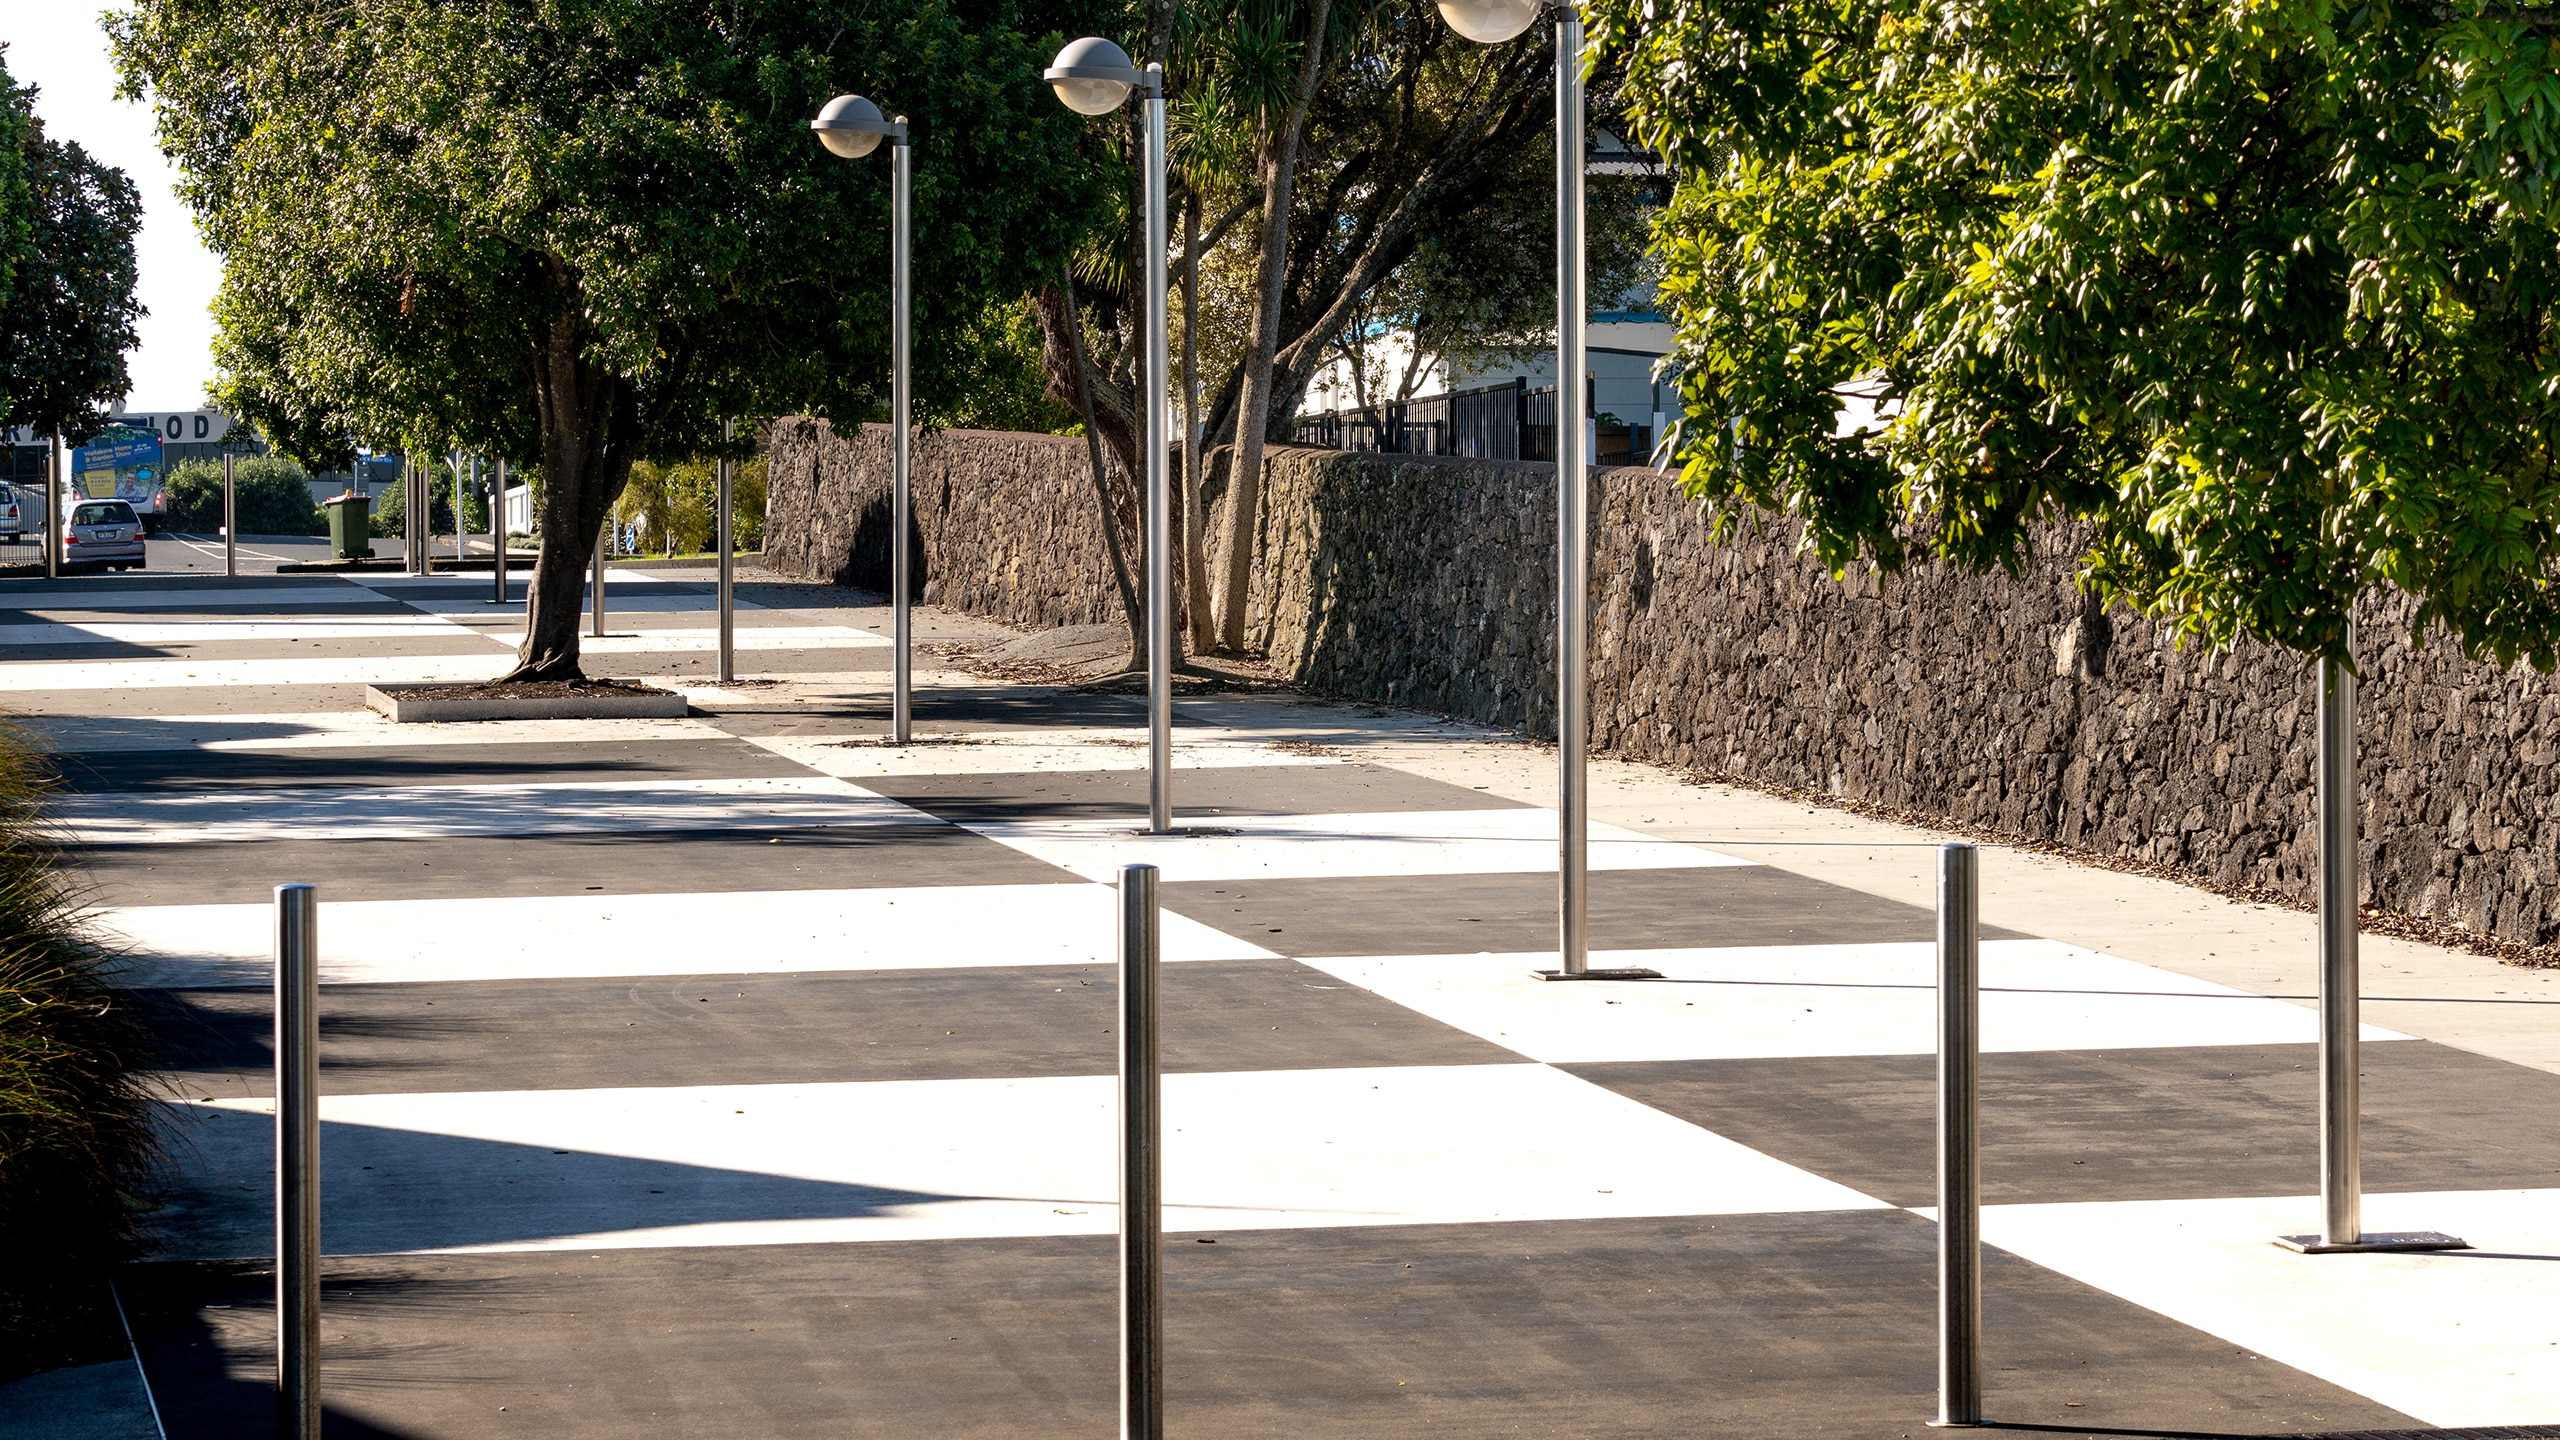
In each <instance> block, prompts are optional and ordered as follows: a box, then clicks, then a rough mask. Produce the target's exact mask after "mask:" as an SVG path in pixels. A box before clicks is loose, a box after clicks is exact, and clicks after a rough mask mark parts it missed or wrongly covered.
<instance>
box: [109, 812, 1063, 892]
mask: <svg viewBox="0 0 2560 1440" xmlns="http://www.w3.org/2000/svg"><path fill="white" fill-rule="evenodd" d="M73 858H74V860H75V861H76V862H77V863H78V865H79V867H80V871H81V877H80V878H81V879H82V881H83V882H84V883H86V884H87V885H88V886H89V888H90V892H91V895H92V897H93V899H94V901H95V903H97V904H101V905H219V904H233V905H244V904H261V903H265V902H266V901H267V900H268V898H269V894H270V892H271V891H272V890H273V888H274V887H275V886H276V885H278V884H280V883H282V882H283V881H286V880H297V879H298V880H307V881H310V882H312V883H314V884H316V885H319V886H320V887H321V895H322V898H323V899H324V900H444V899H470V898H478V897H488V896H496V895H581V894H588V893H602V894H607V895H677V894H691V893H698V894H704V895H716V894H720V893H724V892H733V891H741V890H871V889H883V888H887V887H890V886H898V885H1046V884H1053V883H1054V884H1071V883H1072V884H1080V883H1083V882H1082V881H1081V880H1080V879H1079V878H1078V877H1076V876H1074V875H1071V874H1069V873H1068V872H1066V871H1064V870H1061V869H1058V868H1057V867H1056V866H1054V865H1049V864H1046V863H1044V862H1042V861H1039V860H1034V859H1032V858H1031V857H1030V856H1028V855H1025V854H1023V853H1022V852H1021V851H1019V850H1015V849H1011V848H1009V847H1007V846H1003V845H999V844H997V843H996V842H994V841H993V840H988V839H985V838H983V837H980V836H977V835H973V834H970V833H969V832H968V831H966V830H962V829H959V828H958V827H956V826H951V825H938V824H920V825H856V826H844V827H841V828H827V829H789V828H774V829H761V828H740V829H735V830H690V831H689V830H662V831H653V832H643V833H636V834H628V835H528V836H522V837H518V838H512V839H493V838H486V837H468V836H466V837H444V838H438V839H430V840H247V841H236V842H230V843H214V844H178V845H99V846H90V847H87V848H84V849H81V850H78V851H75V852H74V855H73ZM706 903H712V902H706Z"/></svg>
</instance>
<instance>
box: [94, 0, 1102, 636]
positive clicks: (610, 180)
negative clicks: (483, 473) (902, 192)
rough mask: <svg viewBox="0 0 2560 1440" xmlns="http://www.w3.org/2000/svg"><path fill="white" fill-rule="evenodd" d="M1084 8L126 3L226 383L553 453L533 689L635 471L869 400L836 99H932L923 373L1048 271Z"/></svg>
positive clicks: (338, 445) (877, 345)
mask: <svg viewBox="0 0 2560 1440" xmlns="http://www.w3.org/2000/svg"><path fill="white" fill-rule="evenodd" d="M1078 3H1079V0H925V3H921V4H917V5H909V6H897V7H888V8H883V7H879V6H872V5H865V4H858V3H854V0H815V3H811V0H788V3H786V0H737V3H732V4H724V5H721V6H718V7H708V6H703V5H700V4H687V3H681V0H458V3H457V0H382V3H376V4H370V5H367V6H364V7H361V8H358V9H352V10H351V9H349V8H348V7H346V6H344V5H341V4H337V3H334V0H260V3H253V4H240V3H236V0H140V3H138V4H137V5H136V6H135V8H133V9H132V10H130V11H128V12H126V13H124V14H121V15H118V16H114V17H112V18H111V19H110V22H109V23H110V29H111V31H112V33H113V36H114V39H115V46H116V54H117V58H118V61H119V63H120V65H121V66H122V67H123V70H124V73H125V76H126V79H127V84H128V86H129V88H130V89H131V90H133V91H134V92H135V93H142V92H145V91H147V92H149V93H150V94H151V95H153V96H154V97H155V98H156V100H157V102H158V105H159V115H160V125H161V136H162V140H163V142H164V143H165V144H166V145H167V146H168V148H169V150H170V151H171V153H172V154H174V155H175V156H176V158H177V161H178V164H179V167H180V169H181V171H182V173H183V174H184V176H185V185H184V193H185V195H186V197H187V199H188V201H189V203H190V204H192V205H193V206H194V207H195V209H196V211H197V214H198V216H199V218H200V220H201V221H202V228H203V230H204V232H205V234H206V235H207V237H208V238H209V240H210V242H211V243H212V244H214V245H215V246H216V247H217V248H218V249H219V250H220V251H221V253H222V255H223V258H224V261H225V265H224V278H223V286H222V291H221V294H220V296H219V298H218V300H217V303H216V307H215V308H216V315H217V318H218V320H219V321H220V327H221V332H220V338H219V341H218V343H217V357H218V359H219V361H220V364H221V366H222V369H223V371H224V374H223V377H222V380H221V382H220V395H221V398H222V399H223V400H224V402H225V403H226V404H227V405H228V407H229V408H231V409H232V410H233V412H234V413H235V414H239V415H242V416H244V417H247V418H249V419H252V420H254V421H256V422H257V423H258V425H259V428H260V430H261V432H262V433H264V434H266V435H267V436H269V437H270V438H271V439H272V440H274V441H275V442H276V443H277V444H278V446H279V448H281V449H283V450H284V451H286V452H287V453H290V454H293V455H295V456H297V457H298V458H300V459H302V460H304V461H305V462H307V463H313V464H319V465H330V464H334V463H336V462H337V461H339V460H340V459H341V458H342V456H343V454H344V452H345V450H346V449H347V447H348V446H349V445H350V444H351V443H355V442H363V443H373V444H389V443H393V442H396V441H399V440H401V439H404V438H405V439H411V440H415V439H418V438H419V437H430V438H432V440H433V442H434V443H433V446H432V448H434V449H436V450H438V451H441V450H443V449H445V448H459V449H464V450H470V451H476V452H480V453H485V454H504V455H511V456H515V457H518V458H531V459H533V460H534V461H536V462H537V463H538V464H539V466H540V468H541V472H542V475H543V479H544V483H543V486H542V488H541V491H540V494H539V497H538V498H539V505H540V518H539V521H538V527H537V528H538V529H539V531H540V534H541V552H540V558H539V560H538V561H537V562H536V565H535V569H534V575H533V579H532V582H531V587H530V592H529V594H530V599H529V605H528V608H529V615H528V621H527V627H526V636H525V642H524V647H523V649H522V651H521V652H520V653H519V655H518V657H517V666H516V669H515V670H514V672H513V676H514V677H515V678H522V679H549V678H558V677H566V676H571V675H575V674H577V673H578V633H577V631H578V610H579V597H580V594H581V590H582V585H583V575H584V568H585V564H586V561H587V559H588V557H589V555H590V553H591V548H592V546H593V545H594V543H595V537H596V535H597V533H598V531H599V529H600V527H601V525H602V523H603V520H604V517H605V515H606V513H607V511H608V510H609V509H610V507H611V506H612V504H613V502H614V500H615V498H616V497H617V496H618V495H619V493H620V492H621V489H622V487H623V484H624V482H625V480H626V479H627V477H628V476H629V474H630V471H631V467H632V465H633V464H634V463H635V462H638V461H640V460H643V459H650V458H658V459H676V458H681V457H683V456H686V455H690V454H696V453H700V452H703V451H706V450H709V449H712V448H714V447H715V446H716V444H717V438H718V436H719V434H720V421H721V420H722V418H723V417H732V416H734V417H737V418H739V419H741V420H749V421H751V420H753V419H754V418H756V417H758V416H768V415H774V414H780V413H786V412H790V411H797V410H808V411H814V412H815V413H818V414H822V415H828V416H830V417H833V418H838V419H843V420H862V419H867V418H871V417H872V416H873V415H874V414H875V412H877V410H878V409H879V408H880V405H881V403H882V401H883V400H884V398H885V394H886V391H887V388H888V376H887V363H886V362H887V350H888V306H887V300H888V295H887V290H888V279H889V275H888V265H887V249H888V245H887V223H888V166H887V164H886V163H885V160H884V159H883V158H880V157H874V158H872V159H870V160H868V161H864V162H852V161H846V160H843V159H840V158H838V157H836V156H833V155H830V154H828V153H826V152H825V151H824V150H822V149H821V148H820V147H819V146H818V145H817V143H816V142H815V141H814V139H813V138H812V137H811V135H810V133H809V130H808V128H807V125H808V121H809V119H810V117H811V116H813V115H815V114H816V113H817V110H818V108H819V106H821V105H822V104H824V103H825V101H826V100H827V98H828V97H829V96H831V95H834V94H836V93H839V92H842V91H847V90H854V91H860V92H862V93H865V94H868V95H870V96H872V97H874V98H875V99H877V100H879V101H880V102H881V103H882V104H883V105H884V106H886V107H887V108H888V109H889V110H891V111H892V112H900V111H903V112H904V113H906V114H907V115H908V116H909V118H910V120H911V122H912V123H913V125H914V134H915V142H916V184H915V199H916V217H915V223H916V232H917V238H918V243H917V246H916V275H915V292H914V293H915V298H916V322H915V334H916V336H917V340H918V344H917V347H916V362H917V385H918V393H919V396H920V398H921V399H922V401H923V403H924V405H925V406H926V407H927V408H931V407H932V406H933V405H934V404H935V403H937V401H938V400H939V399H940V398H941V397H944V396H947V395H950V394H952V393H953V392H955V391H957V390H961V389H965V388H966V386H967V384H968V383H969V376H970V374H971V373H972V362H971V361H970V358H969V357H968V356H967V355H966V354H965V353H964V349H963V345H962V344H961V343H960V341H959V339H958V338H956V337H962V336H965V335H966V334H967V333H968V325H967V322H969V321H971V320H974V319H975V318H976V317H977V316H978V315H979V314H980V313H981V312H982V311H983V310H984V308H985V307H986V305H987V304H988V303H989V301H990V300H991V299H992V298H1001V297H1007V296H1018V295H1021V294H1022V293H1024V292H1025V291H1026V290H1027V289H1029V288H1030V286H1031V284H1032V283H1034V277H1037V276H1042V275H1046V274H1049V273H1052V272H1053V271H1054V270H1055V269H1056V267H1057V265H1058V264H1059V263H1060V261H1061V260H1062V259H1063V257H1064V256H1065V254H1066V253H1067V250H1068V248H1069V246H1070V244H1071V243H1072V241H1073V239H1074V236H1075V234H1076V232H1077V230H1078V229H1079V228H1080V221H1079V219H1078V216H1079V215H1080V214H1081V213H1082V212H1083V210H1084V209H1085V208H1086V205H1087V202H1088V201H1089V200H1090V199H1091V197H1092V195H1093V193H1094V191H1095V187H1096V184H1097V178H1096V174H1097V172H1096V169H1095V167H1094V166H1093V165H1092V164H1091V163H1089V162H1087V161H1084V160H1082V159H1080V158H1079V154H1078V147H1077V136H1078V127H1077V125H1076V124H1075V123H1074V117H1073V116H1072V115H1070V114H1069V113H1068V112H1067V111H1065V110H1064V109H1063V108H1061V107H1060V106H1059V105H1058V104H1057V102H1056V101H1055V99H1054V98H1052V97H1051V96H1050V95H1049V93H1048V92H1047V90H1046V88H1045V87H1043V86H1041V85H1040V84H1038V83H1037V80H1036V78H1034V77H1036V75H1037V72H1038V70H1039V67H1040V66H1041V65H1042V64H1043V63H1045V62H1046V60H1047V57H1048V55H1049V53H1050V48H1049V47H1050V46H1052V45H1053V44H1054V41H1055V39H1056V37H1057V33H1058V32H1060V31H1063V30H1066V29H1068V28H1069V27H1071V26H1080V25H1081V24H1082V23H1083V22H1084V21H1085V19H1086V18H1087V17H1086V16H1085V15H1084V13H1082V11H1080V10H1079V9H1078V8H1077V4H1078ZM740 429H741V430H742V431H751V427H750V426H747V425H741V427H740ZM740 446H741V453H743V452H744V446H745V442H744V441H741V442H740Z"/></svg>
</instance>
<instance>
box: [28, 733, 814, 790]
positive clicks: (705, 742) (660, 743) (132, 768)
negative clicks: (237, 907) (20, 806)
mask: <svg viewBox="0 0 2560 1440" xmlns="http://www.w3.org/2000/svg"><path fill="white" fill-rule="evenodd" d="M59 763H60V769H61V773H62V779H63V782H64V783H65V784H66V785H68V786H70V787H71V788H73V789H77V790H86V791H106V792H140V791H171V790H238V789H256V790H275V789H283V788H329V789H343V788H346V787H350V786H386V785H530V784H555V785H573V784H584V783H595V782H599V781H621V780H734V779H747V778H753V777H757V776H777V775H796V776H803V777H806V776H810V775H813V774H815V773H816V772H814V771H812V770H810V769H808V768H807V767H806V766H803V765H800V764H797V763H795V762H793V761H790V760H786V759H784V758H783V757H782V756H780V755H777V754H775V753H773V752H772V751H770V750H767V749H764V748H762V747H760V746H756V745H750V744H748V743H747V742H746V741H744V740H731V739H724V738H708V739H695V740H595V741H568V742H556V741H553V742H534V743H513V744H495V745H490V744H481V745H446V744H437V745H366V746H353V745H337V746H325V747H321V748H317V749H311V750H188V751H181V752H156V753H155V752H151V751H116V752H109V753H97V752H92V753H87V754H71V755H65V756H63V757H62V759H61V761H60V762H59Z"/></svg>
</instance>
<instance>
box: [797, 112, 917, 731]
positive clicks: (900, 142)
mask: <svg viewBox="0 0 2560 1440" xmlns="http://www.w3.org/2000/svg"><path fill="white" fill-rule="evenodd" d="M809 128H810V129H811V130H814V131H816V132H817V134H818V143H819V144H821V145H824V146H826V147H827V149H828V151H829V152H831V153H833V154H836V155H841V156H843V157H844V158H846V159H848V160H859V159H861V158H862V157H863V156H865V155H868V154H870V153H871V152H872V151H874V150H876V149H878V148H880V142H881V141H882V140H887V141H888V142H889V430H890V436H889V453H890V458H889V634H890V640H891V644H892V647H893V649H894V650H895V654H893V655H892V657H891V659H890V677H891V678H890V685H889V691H890V694H889V739H890V743H892V744H895V745H904V744H907V743H908V742H910V741H911V740H913V739H914V738H915V734H914V732H915V616H914V600H913V598H912V592H913V590H914V588H915V585H914V580H913V577H912V576H911V575H910V573H909V565H910V563H911V560H912V556H911V555H910V553H909V551H910V548H911V547H910V545H909V542H908V531H909V529H910V528H911V526H912V525H913V523H914V522H913V520H912V518H911V512H912V508H913V507H912V501H913V490H914V483H913V470H914V464H913V460H914V455H913V445H914V438H913V431H914V418H913V417H914V387H913V385H912V383H911V381H910V377H909V374H908V369H909V367H908V363H907V358H908V325H907V321H908V317H909V315H910V314H911V313H912V311H913V309H914V303H913V296H912V294H911V282H910V274H911V271H912V268H913V267H912V265H911V263H910V249H911V247H910V243H909V241H910V231H911V229H912V226H911V224H910V214H911V209H912V199H913V193H914V184H915V150H914V146H913V144H912V143H911V140H910V137H909V136H908V134H907V117H906V116H904V115H901V116H898V117H897V118H896V119H894V120H893V119H889V118H887V117H885V116H883V115H882V114H881V113H880V107H879V106H877V105H874V104H872V103H871V102H870V101H868V100H866V99H864V98H862V97H861V96H859V95H839V96H837V97H836V98H834V99H833V100H830V101H828V102H827V103H826V108H824V109H822V110H820V111H819V112H818V118H817V119H815V120H812V121H810V122H809Z"/></svg>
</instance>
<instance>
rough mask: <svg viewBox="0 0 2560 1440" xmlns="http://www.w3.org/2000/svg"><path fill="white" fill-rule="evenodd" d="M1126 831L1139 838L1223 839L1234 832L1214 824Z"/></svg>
mask: <svg viewBox="0 0 2560 1440" xmlns="http://www.w3.org/2000/svg"><path fill="white" fill-rule="evenodd" d="M1128 833H1130V834H1132V835H1135V836H1137V837H1138V838H1139V839H1141V840H1223V839H1225V838H1227V837H1228V836H1231V835H1233V834H1235V833H1236V832H1235V831H1233V830H1226V829H1221V828H1219V827H1218V826H1215V825H1176V826H1174V827H1173V828H1172V829H1170V830H1144V829H1141V830H1132V831H1130V832H1128Z"/></svg>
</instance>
